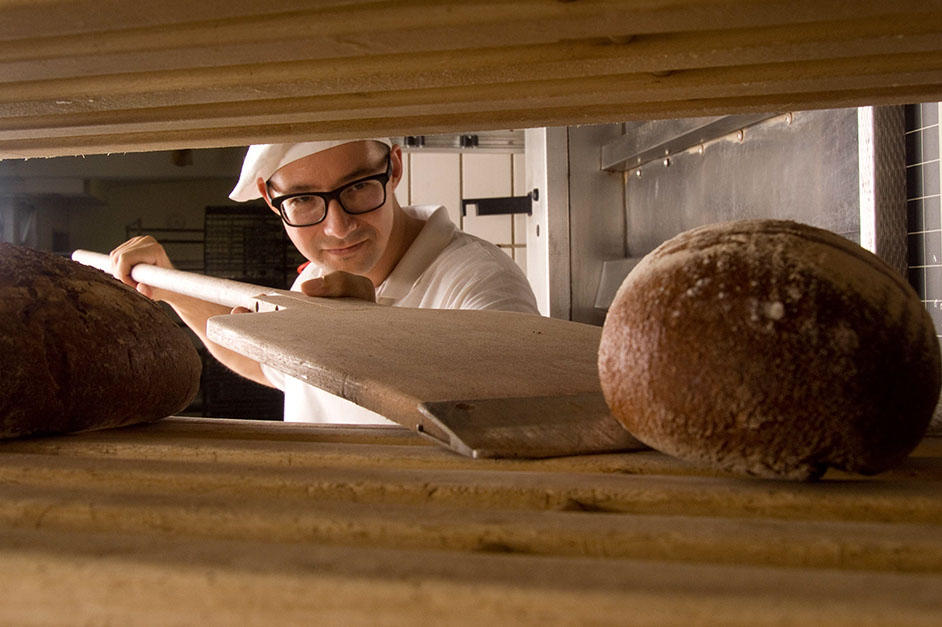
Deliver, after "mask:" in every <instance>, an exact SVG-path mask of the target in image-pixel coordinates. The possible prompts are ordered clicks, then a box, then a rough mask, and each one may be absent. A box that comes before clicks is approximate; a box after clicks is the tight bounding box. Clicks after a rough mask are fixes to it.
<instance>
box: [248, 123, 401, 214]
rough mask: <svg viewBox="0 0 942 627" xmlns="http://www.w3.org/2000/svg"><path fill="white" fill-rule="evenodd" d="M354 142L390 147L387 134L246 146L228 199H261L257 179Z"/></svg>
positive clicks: (264, 179) (267, 176)
mask: <svg viewBox="0 0 942 627" xmlns="http://www.w3.org/2000/svg"><path fill="white" fill-rule="evenodd" d="M356 141H376V142H380V143H383V144H386V145H387V146H392V142H391V141H390V140H389V138H388V137H367V138H364V139H329V140H323V141H316V142H303V143H300V144H256V145H254V146H249V150H248V152H246V153H245V161H243V162H242V174H240V175H239V182H238V183H236V186H235V188H233V190H232V192H231V193H230V194H229V198H231V199H232V200H236V201H239V202H245V201H248V200H255V199H256V198H261V197H262V196H261V194H259V192H258V185H256V181H257V180H258V179H259V178H261V179H262V180H263V181H267V180H268V179H269V178H271V175H272V174H274V173H275V172H276V171H278V169H279V168H281V167H282V166H285V165H288V164H289V163H291V162H292V161H297V160H298V159H303V158H304V157H307V156H308V155H313V154H314V153H315V152H320V151H322V150H327V149H328V148H333V147H334V146H340V145H342V144H349V143H350V142H356Z"/></svg>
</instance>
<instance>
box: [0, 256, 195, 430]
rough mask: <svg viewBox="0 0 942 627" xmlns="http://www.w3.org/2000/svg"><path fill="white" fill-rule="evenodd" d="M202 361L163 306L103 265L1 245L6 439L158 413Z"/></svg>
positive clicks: (179, 395)
mask: <svg viewBox="0 0 942 627" xmlns="http://www.w3.org/2000/svg"><path fill="white" fill-rule="evenodd" d="M200 369H201V366H200V359H199V356H198V354H197V352H196V349H195V348H194V346H193V343H192V342H191V341H190V339H189V338H188V337H187V335H186V334H185V333H184V332H183V331H182V330H181V329H180V328H179V327H178V326H177V325H176V324H175V323H174V322H173V320H172V319H171V318H170V317H169V316H168V315H167V314H166V313H164V312H163V311H162V310H161V309H160V307H159V306H158V305H157V304H155V303H153V302H151V301H150V300H148V299H147V298H145V297H143V296H141V295H140V294H138V293H137V292H135V291H134V290H132V289H130V288H128V287H127V286H125V285H123V284H121V283H120V282H118V281H116V280H115V279H113V278H111V277H109V276H108V275H106V274H105V273H103V272H100V271H98V270H94V269H92V268H89V267H87V266H83V265H81V264H78V263H74V262H72V261H70V260H67V259H64V258H61V257H57V256H55V255H51V254H48V253H42V252H38V251H35V250H31V249H29V248H23V247H18V246H13V245H10V244H2V243H0V437H3V438H10V437H17V436H25V435H40V434H53V433H68V432H73V431H82V430H86V429H101V428H105V427H116V426H121V425H128V424H132V423H136V422H146V421H152V420H157V419H159V418H163V417H165V416H168V415H170V414H172V413H174V412H176V411H179V410H180V409H182V408H183V407H185V406H186V405H187V404H188V403H189V402H190V401H191V400H192V399H193V397H194V396H195V395H196V392H197V389H198V388H199V378H200Z"/></svg>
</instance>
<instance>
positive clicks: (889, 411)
mask: <svg viewBox="0 0 942 627" xmlns="http://www.w3.org/2000/svg"><path fill="white" fill-rule="evenodd" d="M599 374H600V378H601V382H602V389H603V391H604V393H605V397H606V400H607V401H608V403H609V406H610V408H611V409H612V412H613V414H614V415H615V417H616V418H618V420H620V421H621V422H622V423H623V424H624V425H625V427H626V428H627V429H628V430H629V431H630V432H631V433H632V434H633V435H634V436H635V437H637V438H638V439H639V440H641V441H642V442H644V443H646V444H648V445H649V446H652V447H653V448H656V449H659V450H661V451H663V452H665V453H668V454H671V455H675V456H677V457H679V458H683V459H687V460H690V461H694V462H699V463H707V464H710V465H713V466H715V467H719V468H723V469H726V470H732V471H735V472H740V473H744V474H748V475H754V476H759V477H770V478H789V479H802V480H803V479H812V478H816V477H818V476H820V475H821V474H823V473H824V471H825V470H826V469H827V468H828V467H829V466H833V467H835V468H839V469H843V470H847V471H852V472H858V473H864V474H872V473H877V472H880V471H883V470H886V469H888V468H890V467H892V466H894V465H896V464H898V463H900V462H901V461H902V460H903V459H904V458H905V457H906V456H907V455H908V454H909V453H910V451H911V450H912V449H913V448H914V447H915V446H916V444H918V442H919V441H920V439H921V438H922V436H923V434H924V433H925V431H926V427H927V425H928V424H929V420H930V418H931V416H932V413H933V408H934V407H935V405H936V401H937V400H938V397H939V385H940V360H939V343H938V341H937V339H936V335H935V329H934V327H933V324H932V321H931V319H930V317H929V314H928V312H927V311H926V310H925V308H924V307H923V305H922V303H921V302H920V301H919V298H918V296H917V295H916V293H915V291H914V290H913V289H912V288H911V287H910V286H909V285H908V284H907V283H906V281H905V280H904V279H903V277H901V276H899V274H898V273H896V272H895V271H894V270H892V269H891V268H889V267H888V266H887V265H886V264H884V263H883V262H882V261H881V260H880V259H878V258H877V257H876V256H875V255H873V254H871V253H869V252H868V251H866V250H864V249H863V248H861V247H860V246H857V245H856V244H854V243H852V242H849V241H847V240H846V239H844V238H842V237H840V236H838V235H835V234H833V233H830V232H828V231H824V230H821V229H817V228H813V227H810V226H807V225H802V224H798V223H795V222H788V221H779V220H746V221H739V222H731V223H726V224H719V225H711V226H706V227H701V228H698V229H694V230H691V231H687V232H686V233H682V234H681V235H678V236H677V237H675V238H673V239H671V240H669V241H667V242H665V243H664V244H662V245H661V246H660V247H658V248H657V249H656V250H654V251H653V252H652V253H650V254H649V255H648V256H647V257H645V258H644V259H643V260H642V261H641V263H639V264H638V266H637V267H636V268H635V269H634V270H633V271H632V272H631V274H630V275H629V276H628V277H627V278H626V280H625V282H624V283H623V284H622V286H621V288H620V289H619V291H618V294H617V295H616V297H615V300H614V302H613V303H612V306H611V308H610V310H609V313H608V317H607V318H606V321H605V326H604V329H603V333H602V340H601V345H600V348H599Z"/></svg>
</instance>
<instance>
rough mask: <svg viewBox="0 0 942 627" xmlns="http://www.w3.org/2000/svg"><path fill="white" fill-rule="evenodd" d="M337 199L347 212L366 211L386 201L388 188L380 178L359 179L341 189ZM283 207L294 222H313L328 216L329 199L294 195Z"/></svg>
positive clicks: (287, 199) (289, 218)
mask: <svg viewBox="0 0 942 627" xmlns="http://www.w3.org/2000/svg"><path fill="white" fill-rule="evenodd" d="M337 199H338V200H339V201H340V205H341V207H343V209H344V211H346V212H347V213H366V212H368V211H373V210H374V209H377V208H378V207H379V206H380V205H382V204H383V203H384V202H385V201H386V188H385V186H384V185H383V183H382V182H381V181H378V180H370V181H359V182H356V183H353V184H352V185H349V186H347V187H345V188H343V189H342V190H340V193H339V194H337ZM281 208H282V210H283V211H284V213H285V217H286V218H287V219H288V221H289V222H291V223H292V224H313V223H315V222H320V221H321V220H323V219H324V217H325V216H326V214H327V201H326V200H325V199H324V198H323V197H322V196H315V195H313V194H312V195H310V196H294V197H292V198H286V199H285V201H284V203H282V205H281Z"/></svg>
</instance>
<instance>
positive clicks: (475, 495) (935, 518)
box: [0, 454, 942, 524]
mask: <svg viewBox="0 0 942 627" xmlns="http://www.w3.org/2000/svg"><path fill="white" fill-rule="evenodd" d="M0 481H3V482H8V483H11V484H17V485H23V486H27V485H29V486H34V487H56V488H66V487H69V488H71V489H75V490H84V489H95V490H101V491H105V492H109V491H111V492H114V491H119V492H124V491H128V490H132V491H135V492H136V493H139V494H156V493H167V494H171V495H184V494H190V493H193V492H196V493H200V494H204V493H211V494H217V495H225V496H227V497H229V498H233V499H236V500H239V499H244V498H247V497H248V496H250V495H252V494H267V495H269V496H270V497H272V498H287V499H294V498H304V499H311V500H315V499H328V500H330V499H333V500H336V499H346V500H352V501H354V502H363V503H381V504H401V505H413V506H424V505H441V506H449V507H463V508H502V509H524V510H571V509H574V508H575V509H582V510H586V511H598V512H616V513H617V512H622V513H638V514H642V513H644V514H661V515H672V514H679V513H683V514H685V515H690V516H735V517H740V518H748V517H775V518H781V519H794V520H799V519H806V520H807V519H815V520H845V521H859V522H908V523H929V524H936V523H938V522H939V521H940V520H942V499H940V498H939V496H938V484H937V482H934V481H920V480H902V479H887V480H880V481H875V480H871V481H859V480H836V481H825V482H820V483H817V484H793V483H788V482H781V483H775V482H762V481H743V480H740V479H725V478H714V477H701V476H657V475H619V474H602V473H576V472H573V473H567V472H558V471H556V472H553V471H549V472H533V471H510V472H508V471H500V470H492V471H487V470H484V469H482V470H463V469H446V468H441V469H428V468H397V467H395V466H391V467H384V466H381V465H374V466H373V467H371V468H370V467H351V466H343V465H337V466H334V467H331V466H325V467H323V468H311V467H303V466H302V467H292V466H290V465H282V466H279V467H265V466H263V465H254V464H240V463H220V462H212V461H208V460H206V461H189V462H179V461H165V462H164V461H150V460H124V459H108V458H95V459H91V458H80V457H73V456H47V455H30V454H8V455H5V456H4V458H3V464H2V466H0Z"/></svg>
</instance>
